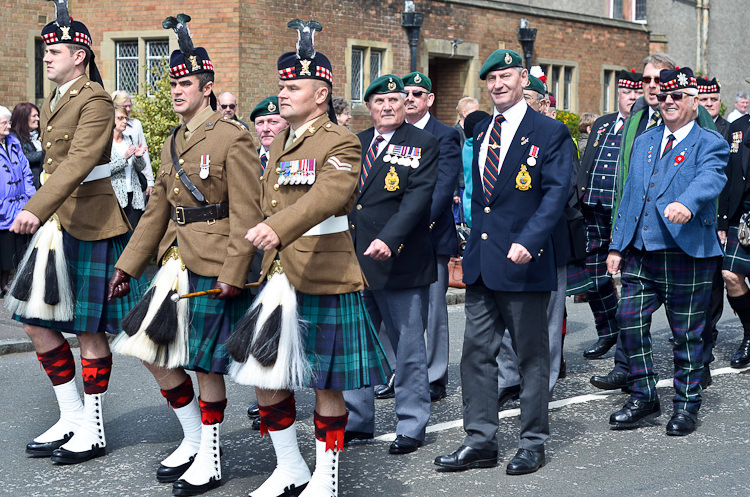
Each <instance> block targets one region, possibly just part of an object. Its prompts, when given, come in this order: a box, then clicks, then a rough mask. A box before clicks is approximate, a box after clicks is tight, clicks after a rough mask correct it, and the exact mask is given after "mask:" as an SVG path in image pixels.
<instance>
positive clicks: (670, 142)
mask: <svg viewBox="0 0 750 497" xmlns="http://www.w3.org/2000/svg"><path fill="white" fill-rule="evenodd" d="M672 147H674V135H669V136H667V145H666V146H665V147H664V151H663V152H662V153H661V157H662V158H664V156H665V155H667V154H668V153H669V151H670V150H672Z"/></svg>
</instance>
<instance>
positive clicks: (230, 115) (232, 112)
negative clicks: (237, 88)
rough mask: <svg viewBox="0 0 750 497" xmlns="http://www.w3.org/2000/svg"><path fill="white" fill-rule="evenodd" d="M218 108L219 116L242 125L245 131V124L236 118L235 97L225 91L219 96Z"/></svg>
mask: <svg viewBox="0 0 750 497" xmlns="http://www.w3.org/2000/svg"><path fill="white" fill-rule="evenodd" d="M219 107H220V109H221V115H222V116H224V117H225V118H226V119H232V120H234V121H237V122H238V123H240V124H242V125H243V126H244V127H245V129H247V124H245V123H244V122H243V121H240V120H239V119H238V118H237V97H235V96H234V95H233V94H231V93H229V92H228V91H225V92H223V93H220V94H219Z"/></svg>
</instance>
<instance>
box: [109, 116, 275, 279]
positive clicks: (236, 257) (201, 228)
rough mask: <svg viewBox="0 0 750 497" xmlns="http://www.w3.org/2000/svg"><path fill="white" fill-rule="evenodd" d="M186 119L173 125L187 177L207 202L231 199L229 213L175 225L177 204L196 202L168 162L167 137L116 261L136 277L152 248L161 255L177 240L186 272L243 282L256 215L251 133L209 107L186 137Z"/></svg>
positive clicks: (255, 166)
mask: <svg viewBox="0 0 750 497" xmlns="http://www.w3.org/2000/svg"><path fill="white" fill-rule="evenodd" d="M184 129H185V126H184V125H183V126H182V127H181V128H180V129H179V130H178V131H177V140H176V145H177V155H178V157H179V158H180V160H182V161H183V163H182V167H183V169H184V170H185V172H186V173H187V176H188V178H190V181H192V182H193V184H194V185H195V186H196V187H197V188H198V190H200V192H201V193H202V194H203V196H204V197H205V198H206V201H207V202H208V203H209V204H219V203H227V202H228V203H229V217H226V218H224V219H219V220H217V221H215V222H207V221H198V222H194V223H189V224H184V225H178V224H177V223H176V222H175V221H174V220H172V212H173V210H174V207H177V206H182V207H200V205H201V204H200V203H199V202H198V201H197V200H196V199H195V197H193V195H192V193H190V191H189V190H188V189H187V188H186V187H185V185H183V183H182V181H181V180H180V179H179V177H178V176H177V171H176V170H175V169H174V167H173V166H172V156H171V142H172V139H171V136H170V137H169V138H167V141H166V142H165V143H164V147H163V148H162V153H161V168H160V169H159V171H158V172H157V174H156V178H155V181H154V183H155V184H154V192H153V193H152V194H151V198H150V199H149V201H148V205H147V206H146V212H145V213H144V215H143V217H142V218H141V220H140V221H139V222H138V227H137V228H136V230H135V232H134V233H133V236H132V237H131V239H130V242H129V243H128V246H127V247H126V248H125V251H124V252H123V253H122V255H121V256H120V258H119V259H118V261H117V263H116V264H115V267H117V268H118V269H122V270H123V271H125V272H126V273H128V274H129V275H130V276H133V277H136V278H137V277H140V275H141V274H142V273H143V270H144V269H145V267H146V265H147V264H148V262H149V260H150V258H151V256H152V254H153V253H154V252H155V251H156V250H157V247H158V256H159V259H161V257H162V256H163V255H164V253H165V252H166V251H167V249H168V248H169V247H170V245H172V243H173V242H174V240H175V239H177V245H178V246H179V248H180V255H181V257H182V260H183V262H184V264H185V266H186V267H187V268H188V269H190V271H192V272H194V273H196V274H199V275H202V276H208V277H216V278H218V280H219V281H221V282H223V283H227V284H229V285H232V286H235V287H242V286H243V285H244V284H245V283H246V281H247V275H248V273H249V270H250V263H251V262H252V259H253V256H254V255H255V248H254V247H253V246H252V244H250V243H248V242H247V241H246V240H245V239H244V236H245V233H247V230H248V229H250V228H252V227H253V226H255V225H256V224H258V223H259V222H261V220H262V216H261V214H260V210H259V208H258V198H259V197H260V183H259V181H258V178H259V177H260V161H259V160H258V154H257V153H256V152H255V145H254V144H253V139H252V137H251V136H250V133H249V132H248V131H247V130H246V129H245V128H244V126H242V125H241V124H240V123H237V122H235V121H232V120H227V119H224V118H223V117H222V116H221V113H219V112H214V113H212V114H210V115H209V117H208V118H207V119H206V120H205V121H204V123H203V124H201V125H200V126H198V127H197V128H196V129H195V131H193V132H192V133H191V135H190V138H189V139H188V140H187V142H185V140H184V133H183V130H184ZM206 155H207V156H208V161H209V175H208V177H207V178H206V179H201V178H200V176H199V174H200V165H201V158H202V156H206Z"/></svg>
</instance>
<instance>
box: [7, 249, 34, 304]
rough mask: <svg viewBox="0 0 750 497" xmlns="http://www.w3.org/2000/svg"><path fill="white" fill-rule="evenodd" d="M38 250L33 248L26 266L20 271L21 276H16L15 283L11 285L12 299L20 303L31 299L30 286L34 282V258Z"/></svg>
mask: <svg viewBox="0 0 750 497" xmlns="http://www.w3.org/2000/svg"><path fill="white" fill-rule="evenodd" d="M38 253H39V249H38V248H37V247H34V249H33V250H32V251H31V255H30V256H29V258H28V260H27V261H26V264H24V266H23V269H21V274H16V279H17V280H18V281H16V283H15V284H14V285H13V298H16V299H18V300H20V301H21V302H27V301H28V300H29V297H31V284H32V283H33V282H34V266H36V256H37V254H38Z"/></svg>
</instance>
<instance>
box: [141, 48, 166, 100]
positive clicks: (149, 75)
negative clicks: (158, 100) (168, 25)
mask: <svg viewBox="0 0 750 497" xmlns="http://www.w3.org/2000/svg"><path fill="white" fill-rule="evenodd" d="M165 57H169V41H168V40H147V41H146V81H147V82H148V93H149V95H150V94H151V88H153V87H154V84H155V83H156V81H157V80H158V79H159V78H160V77H161V62H162V60H163V59H164V58H165Z"/></svg>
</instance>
